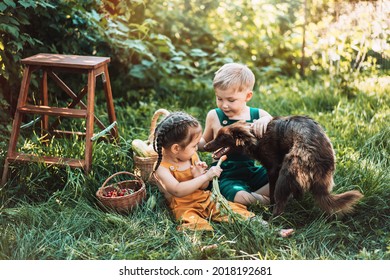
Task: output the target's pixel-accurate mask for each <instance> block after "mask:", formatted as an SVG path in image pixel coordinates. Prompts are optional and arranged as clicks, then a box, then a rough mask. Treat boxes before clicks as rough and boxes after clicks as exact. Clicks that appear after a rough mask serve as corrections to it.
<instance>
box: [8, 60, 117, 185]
mask: <svg viewBox="0 0 390 280" xmlns="http://www.w3.org/2000/svg"><path fill="white" fill-rule="evenodd" d="M109 62H110V58H109V57H97V56H79V55H61V54H44V53H42V54H37V55H34V56H31V57H28V58H25V59H22V64H23V65H24V72H23V79H22V83H21V87H20V92H19V98H18V104H17V108H16V112H15V116H14V120H13V124H12V131H11V137H10V142H9V146H8V152H7V157H6V159H5V163H4V170H3V176H2V179H1V185H4V184H5V183H6V182H7V177H8V169H9V164H10V163H12V162H44V163H47V164H54V165H69V166H70V167H73V168H83V169H84V170H85V172H86V173H88V172H89V171H90V169H91V166H92V141H93V138H94V123H96V124H97V125H98V126H99V127H100V128H101V129H103V130H104V131H109V133H110V140H116V139H118V129H117V125H116V116H115V110H114V103H113V98H112V92H111V84H110V78H109V74H108V63H109ZM38 70H40V71H41V73H42V80H41V98H42V100H41V103H40V104H39V105H32V104H28V101H27V100H28V93H29V86H30V82H31V75H32V73H33V72H34V71H38ZM58 72H68V73H77V74H86V75H88V82H87V85H86V86H84V87H83V88H82V90H81V91H80V93H78V94H76V93H74V92H73V91H72V90H71V89H70V87H69V86H68V85H67V84H66V83H65V82H64V81H63V80H62V79H61V78H60V77H59V76H58V74H57V73H58ZM98 76H101V77H102V81H103V88H104V92H105V98H106V102H107V113H108V119H109V122H110V125H108V126H105V125H104V124H103V123H102V122H101V121H100V120H99V119H98V118H97V117H96V116H95V114H94V105H95V88H96V77H98ZM48 77H50V78H51V79H52V80H53V81H54V82H55V84H57V85H58V86H59V87H60V88H61V89H62V90H63V91H64V92H65V93H66V94H67V95H68V96H69V97H70V98H71V99H72V102H71V103H69V104H68V106H67V107H64V108H59V107H52V106H50V105H49V93H48V92H49V91H48ZM84 97H85V98H86V102H87V104H85V103H84V102H83V101H82V99H83V98H84ZM76 106H78V108H77V109H76V108H75V107H76ZM25 114H34V115H40V116H41V128H42V133H48V134H50V135H60V134H62V135H64V134H65V135H67V134H68V135H69V134H78V135H82V136H85V155H84V159H75V158H63V157H52V156H36V155H31V154H25V153H19V152H17V142H18V137H19V134H20V128H21V125H22V118H23V116H24V115H25ZM49 116H56V117H58V118H84V119H85V120H86V121H85V126H86V127H85V132H74V131H59V130H56V126H58V124H59V123H60V121H59V120H58V119H57V120H56V121H55V122H53V123H52V124H51V125H50V124H49ZM49 125H50V126H49ZM96 136H99V135H95V137H96Z"/></svg>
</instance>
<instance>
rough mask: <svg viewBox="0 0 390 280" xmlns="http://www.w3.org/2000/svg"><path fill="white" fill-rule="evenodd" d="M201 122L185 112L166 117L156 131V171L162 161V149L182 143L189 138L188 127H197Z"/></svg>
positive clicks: (154, 142)
mask: <svg viewBox="0 0 390 280" xmlns="http://www.w3.org/2000/svg"><path fill="white" fill-rule="evenodd" d="M199 125H200V124H199V122H198V120H197V119H195V118H194V117H192V116H190V115H188V114H186V113H184V112H173V113H171V114H169V115H168V116H167V117H165V118H164V119H163V120H162V121H161V122H160V123H159V124H158V125H157V127H156V129H155V131H154V139H153V148H154V150H155V151H156V152H157V154H158V159H157V162H156V164H155V167H154V171H156V170H157V168H158V167H159V166H160V163H161V161H162V148H163V147H169V146H171V145H173V144H174V143H180V142H181V141H183V140H184V139H186V137H187V132H188V127H190V126H192V127H197V126H199Z"/></svg>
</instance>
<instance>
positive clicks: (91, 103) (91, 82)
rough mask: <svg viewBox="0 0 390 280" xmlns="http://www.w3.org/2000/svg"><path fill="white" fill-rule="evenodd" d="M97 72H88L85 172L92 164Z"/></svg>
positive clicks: (87, 171)
mask: <svg viewBox="0 0 390 280" xmlns="http://www.w3.org/2000/svg"><path fill="white" fill-rule="evenodd" d="M95 84H96V79H95V74H94V71H89V72H88V93H87V119H86V135H85V172H86V173H89V171H90V170H91V166H92V139H91V138H92V136H93V123H94V107H95Z"/></svg>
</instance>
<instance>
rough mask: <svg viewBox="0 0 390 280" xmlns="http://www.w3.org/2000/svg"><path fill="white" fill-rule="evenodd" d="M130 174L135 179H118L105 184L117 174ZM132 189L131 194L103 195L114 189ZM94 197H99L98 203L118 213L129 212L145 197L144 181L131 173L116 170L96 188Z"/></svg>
mask: <svg viewBox="0 0 390 280" xmlns="http://www.w3.org/2000/svg"><path fill="white" fill-rule="evenodd" d="M122 174H126V175H130V176H132V177H134V178H135V180H125V181H120V182H117V183H114V184H111V185H108V186H107V183H108V182H109V181H110V180H111V179H113V178H114V177H116V176H118V175H122ZM118 188H119V189H132V190H133V191H134V192H133V193H132V194H127V195H124V196H117V197H107V196H105V195H106V194H107V193H108V192H109V191H112V190H115V189H118ZM96 197H97V198H98V199H99V201H100V204H101V205H102V206H103V207H104V208H106V209H110V210H114V211H116V212H118V213H129V212H130V211H131V210H132V209H133V208H134V207H135V206H137V205H139V204H141V203H142V202H143V201H144V200H145V198H146V187H145V183H144V181H143V180H142V179H141V178H139V177H138V176H136V175H134V174H133V173H130V172H126V171H121V172H117V173H115V174H113V175H111V176H110V177H108V178H107V180H106V181H105V182H104V183H103V185H102V186H101V187H100V188H99V189H98V190H97V192H96Z"/></svg>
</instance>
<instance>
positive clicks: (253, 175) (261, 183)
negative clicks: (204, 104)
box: [199, 63, 272, 205]
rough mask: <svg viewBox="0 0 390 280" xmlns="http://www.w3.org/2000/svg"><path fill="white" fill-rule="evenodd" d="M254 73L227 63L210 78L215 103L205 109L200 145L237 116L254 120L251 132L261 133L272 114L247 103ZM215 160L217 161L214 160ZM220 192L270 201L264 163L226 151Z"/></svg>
mask: <svg viewBox="0 0 390 280" xmlns="http://www.w3.org/2000/svg"><path fill="white" fill-rule="evenodd" d="M254 84H255V76H254V74H253V72H252V71H251V70H250V69H249V68H248V67H247V66H245V65H241V64H238V63H228V64H225V65H223V66H222V67H221V68H220V69H219V70H218V71H217V72H216V73H215V77H214V81H213V87H214V91H215V96H216V101H217V107H218V108H216V109H213V110H211V111H209V112H208V114H207V117H206V124H205V128H204V132H203V137H202V139H201V141H200V143H199V149H200V150H203V146H204V145H205V144H206V143H207V142H209V141H211V140H213V139H214V138H215V136H216V134H217V132H218V130H219V129H220V128H221V127H222V126H226V125H229V124H232V123H234V122H236V121H238V120H246V121H247V122H249V123H253V131H254V133H255V134H256V135H257V136H259V137H261V136H262V134H263V133H264V132H265V130H266V128H267V124H268V123H269V121H270V120H271V119H272V116H271V115H270V114H269V113H267V112H266V111H264V110H262V109H258V108H251V107H249V106H247V102H248V101H249V100H251V98H252V96H253V92H252V91H253V87H254ZM213 164H216V163H213ZM221 168H222V170H223V172H222V173H221V176H220V177H219V184H220V190H221V193H222V194H223V195H224V196H225V197H226V199H228V200H230V201H233V202H237V203H241V204H244V205H249V204H252V203H256V202H260V203H261V204H264V205H268V204H269V186H268V176H267V173H266V170H265V168H264V167H262V166H260V165H256V164H255V161H254V160H252V159H250V158H249V157H247V156H246V155H243V154H232V153H231V154H229V155H228V158H227V160H226V161H224V162H223V163H222V165H221Z"/></svg>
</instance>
